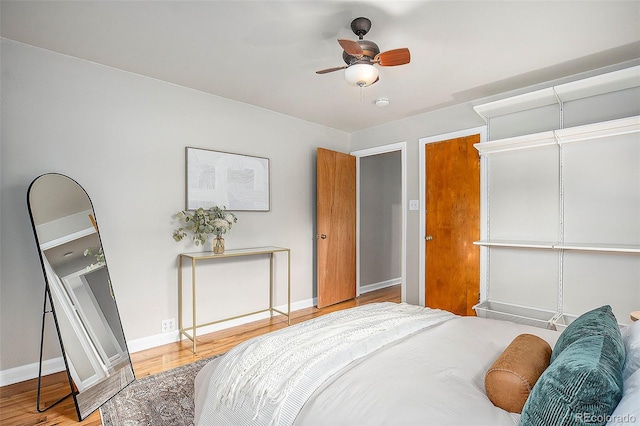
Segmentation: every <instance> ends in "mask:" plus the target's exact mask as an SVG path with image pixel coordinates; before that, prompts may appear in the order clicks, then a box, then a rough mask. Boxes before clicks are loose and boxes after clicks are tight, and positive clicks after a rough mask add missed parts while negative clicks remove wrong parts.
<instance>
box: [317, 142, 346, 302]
mask: <svg viewBox="0 0 640 426" xmlns="http://www.w3.org/2000/svg"><path fill="white" fill-rule="evenodd" d="M316 185H317V207H316V208H317V238H316V245H317V267H318V271H317V278H318V308H322V307H325V306H329V305H333V304H335V303H339V302H342V301H345V300H349V299H353V298H354V297H356V158H355V157H353V156H351V155H348V154H343V153H340V152H335V151H330V150H328V149H323V148H318V158H317V184H316Z"/></svg>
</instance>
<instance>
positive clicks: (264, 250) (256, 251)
mask: <svg viewBox="0 0 640 426" xmlns="http://www.w3.org/2000/svg"><path fill="white" fill-rule="evenodd" d="M280 252H286V253H287V312H286V313H284V312H282V311H279V310H278V309H275V308H274V307H273V288H274V287H273V285H274V283H273V262H274V255H275V253H280ZM263 254H268V255H269V307H268V308H266V309H262V310H259V311H255V312H249V313H246V314H242V315H237V316H235V317H230V318H223V319H219V320H216V321H211V322H208V323H205V324H198V320H197V315H196V301H197V297H196V264H197V262H198V261H202V260H215V259H225V258H229V257H239V256H256V255H263ZM184 259H191V287H192V289H191V291H192V293H191V296H192V297H191V298H192V303H193V307H192V309H193V310H192V315H193V318H192V323H191V324H192V326H190V327H184V326H183V324H182V303H183V300H182V263H183V260H184ZM262 312H269V313H270V314H271V316H273V313H274V312H277V313H279V314H281V315H284V316H286V317H287V324H288V325H291V250H290V249H288V248H284V247H255V248H244V249H232V250H225V252H224V253H221V254H214V253H213V252H197V253H181V254H180V255H179V257H178V328H179V329H180V337H182V336H183V335H184V336H186V337H187V338H188V339H189V340H191V341H192V342H193V353H194V354H195V353H196V330H197V329H198V328H200V327H205V326H208V325H212V324H217V323H220V322H223V321H230V320H234V319H237V318H242V317H246V316H249V315H255V314H259V313H262Z"/></svg>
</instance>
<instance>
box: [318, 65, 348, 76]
mask: <svg viewBox="0 0 640 426" xmlns="http://www.w3.org/2000/svg"><path fill="white" fill-rule="evenodd" d="M345 68H349V66H348V65H344V66H342V67H335V68H326V69H324V70H320V71H316V74H326V73H329V72H334V71H340V70H343V69H345Z"/></svg>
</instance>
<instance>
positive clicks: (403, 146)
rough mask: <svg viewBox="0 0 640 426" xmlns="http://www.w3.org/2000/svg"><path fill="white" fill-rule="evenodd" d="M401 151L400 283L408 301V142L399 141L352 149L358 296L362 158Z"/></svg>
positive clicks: (358, 292)
mask: <svg viewBox="0 0 640 426" xmlns="http://www.w3.org/2000/svg"><path fill="white" fill-rule="evenodd" d="M394 151H400V162H401V171H400V174H401V181H402V182H401V193H402V201H401V203H402V243H401V244H400V245H401V247H400V250H401V252H402V254H401V257H400V259H401V261H400V263H401V275H402V276H401V279H402V283H401V285H400V291H401V300H402V302H405V301H406V297H407V279H406V277H407V255H406V247H407V206H406V204H407V143H406V142H398V143H392V144H388V145H381V146H377V147H374V148H368V149H361V150H358V151H352V152H351V153H350V154H351V155H353V156H354V157H356V297H358V296H360V158H362V157H369V156H371V155H378V154H386V153H388V152H394Z"/></svg>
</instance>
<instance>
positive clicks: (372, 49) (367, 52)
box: [342, 40, 380, 65]
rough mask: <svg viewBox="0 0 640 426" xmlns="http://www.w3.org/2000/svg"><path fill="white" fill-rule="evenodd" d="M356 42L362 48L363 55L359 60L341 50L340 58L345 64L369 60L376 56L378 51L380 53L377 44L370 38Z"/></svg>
mask: <svg viewBox="0 0 640 426" xmlns="http://www.w3.org/2000/svg"><path fill="white" fill-rule="evenodd" d="M358 44H359V45H360V47H361V48H362V54H363V55H364V56H363V57H362V58H360V59H359V60H358V59H357V58H356V57H355V56H351V55H349V54H348V53H347V52H345V51H343V52H342V59H343V60H344V61H345V63H346V64H347V65H351V64H355V63H357V62H358V61H363V60H364V61H363V62H366V63H368V62H370V61H371V60H373V58H375V57H376V55H377V54H378V53H380V48H379V47H378V45H377V44H375V43H374V42H372V41H371V40H358Z"/></svg>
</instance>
